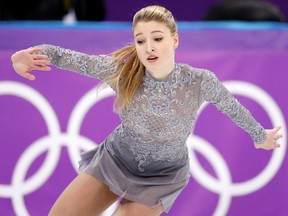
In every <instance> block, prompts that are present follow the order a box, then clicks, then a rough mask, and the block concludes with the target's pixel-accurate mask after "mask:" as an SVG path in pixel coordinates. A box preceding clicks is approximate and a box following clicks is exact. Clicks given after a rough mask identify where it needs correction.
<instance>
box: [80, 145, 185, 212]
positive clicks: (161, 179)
mask: <svg viewBox="0 0 288 216" xmlns="http://www.w3.org/2000/svg"><path fill="white" fill-rule="evenodd" d="M106 144H107V143H105V142H104V143H103V144H101V145H99V146H97V147H96V148H95V149H93V150H90V151H88V152H85V153H83V154H81V160H80V161H79V172H80V173H81V172H84V173H86V174H89V175H91V176H93V177H95V178H96V179H98V180H99V181H101V182H103V183H104V184H106V185H107V186H108V187H109V188H110V190H111V191H112V192H113V193H115V194H117V195H118V196H119V197H121V198H125V199H127V200H130V201H132V202H136V203H141V204H143V205H146V206H149V207H151V208H153V207H156V206H158V205H162V207H163V210H164V212H166V213H167V212H168V211H169V210H170V208H171V207H172V205H173V203H174V201H175V200H176V198H177V197H178V195H179V194H180V193H181V191H182V190H183V189H184V188H185V186H186V185H187V184H188V181H189V163H188V162H187V164H186V165H184V166H182V167H180V168H179V169H177V170H175V171H173V172H169V174H167V175H159V174H157V173H155V174H154V175H149V176H139V175H137V174H136V175H135V174H133V173H132V172H131V171H130V170H128V169H127V168H126V166H125V165H124V164H123V163H122V162H121V159H119V156H118V155H115V154H114V153H113V152H111V151H109V148H108V149H107V147H106Z"/></svg>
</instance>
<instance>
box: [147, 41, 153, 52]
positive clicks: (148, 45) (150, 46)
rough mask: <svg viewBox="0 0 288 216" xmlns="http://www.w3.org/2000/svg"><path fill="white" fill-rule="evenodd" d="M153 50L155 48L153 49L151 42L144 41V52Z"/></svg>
mask: <svg viewBox="0 0 288 216" xmlns="http://www.w3.org/2000/svg"><path fill="white" fill-rule="evenodd" d="M154 51H155V49H154V47H153V45H152V43H150V42H148V43H146V52H147V53H151V52H154Z"/></svg>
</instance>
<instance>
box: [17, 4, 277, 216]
mask: <svg viewBox="0 0 288 216" xmlns="http://www.w3.org/2000/svg"><path fill="white" fill-rule="evenodd" d="M132 30H133V36H134V42H133V43H132V44H131V45H127V46H125V47H123V48H121V49H120V50H117V51H115V52H114V53H113V54H111V55H87V54H84V53H80V52H77V51H73V50H69V49H65V48H62V47H58V46H53V45H47V44H44V45H39V46H35V47H32V48H28V49H25V50H20V51H18V52H16V53H14V54H13V55H12V56H11V59H12V63H13V67H14V70H15V71H16V72H17V73H18V74H19V75H21V76H23V77H25V78H27V79H29V80H34V79H35V76H34V75H33V74H32V73H31V71H33V70H42V71H48V70H50V69H51V68H50V66H49V65H50V64H52V65H54V66H56V67H59V68H61V69H64V70H70V71H74V72H76V73H79V74H82V75H86V76H90V77H92V78H96V79H99V80H101V81H103V82H105V83H107V84H108V85H109V86H110V87H111V88H112V89H113V90H114V91H115V92H116V98H115V109H116V111H117V112H118V114H119V116H120V117H121V124H120V125H119V126H118V127H117V128H116V129H115V130H113V131H112V132H111V134H110V135H109V136H108V137H107V138H106V139H105V140H104V141H103V143H102V144H101V145H99V146H97V147H95V148H94V149H92V150H90V151H88V152H84V153H83V154H81V160H80V162H79V164H80V165H79V175H77V177H76V178H75V179H74V180H73V181H72V182H71V184H69V186H68V187H67V188H66V189H65V190H64V191H63V193H62V194H61V195H60V196H59V198H58V199H57V201H56V202H55V204H54V205H53V207H52V209H51V211H50V213H49V215H50V216H54V215H57V216H65V215H67V216H74V215H75V216H76V215H77V216H78V215H79V216H84V215H85V216H87V215H99V214H101V213H102V212H103V211H105V210H106V209H107V208H108V207H109V206H110V205H111V204H112V203H114V202H115V201H117V199H119V198H121V202H120V204H119V206H118V208H117V209H116V211H115V212H114V214H113V215H114V216H129V215H132V216H135V215H137V216H140V215H143V216H148V215H153V216H154V215H160V214H161V213H162V212H166V213H167V212H168V211H169V209H170V208H171V206H172V205H173V203H174V201H175V199H176V198H177V197H178V196H179V194H180V193H181V191H182V190H183V189H184V188H185V186H186V185H187V183H188V180H189V157H188V150H187V146H186V139H187V138H188V136H189V134H190V133H191V130H192V129H193V127H194V123H195V120H196V117H197V110H198V109H199V107H200V106H201V104H202V103H203V102H204V101H208V102H210V103H212V104H214V105H215V106H216V107H217V109H218V110H220V111H221V112H223V113H224V114H226V115H227V116H229V117H230V118H231V119H232V120H233V121H234V122H235V123H236V124H237V125H238V126H239V127H241V128H242V129H244V130H245V131H247V132H248V133H249V134H250V136H251V138H252V140H253V142H254V145H255V147H256V148H261V149H267V150H268V149H274V148H278V147H279V146H280V145H279V144H278V143H277V140H278V139H279V138H281V137H282V135H281V134H280V133H279V130H280V126H279V127H276V128H274V129H270V130H266V129H264V128H263V127H262V126H261V125H260V124H259V123H258V122H257V121H256V120H255V119H254V118H253V116H252V115H251V113H250V112H249V111H248V110H247V109H246V108H244V107H243V106H242V105H241V104H240V103H239V102H238V101H237V99H236V98H234V97H233V96H232V94H230V93H229V92H228V90H227V89H226V88H225V87H224V85H223V84H221V82H220V81H219V80H218V78H217V77H216V76H215V74H214V73H213V72H211V71H209V70H207V69H200V68H194V67H192V66H190V65H188V64H182V63H181V64H180V63H175V49H176V48H177V46H178V44H179V37H178V32H177V26H176V22H175V20H174V18H173V15H172V14H171V12H170V11H168V10H167V9H166V8H163V7H161V6H157V5H152V6H148V7H145V8H142V9H141V10H139V11H138V12H137V13H136V14H135V15H134V17H133V23H132Z"/></svg>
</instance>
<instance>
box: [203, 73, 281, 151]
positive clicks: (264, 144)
mask: <svg viewBox="0 0 288 216" xmlns="http://www.w3.org/2000/svg"><path fill="white" fill-rule="evenodd" d="M201 93H202V97H203V99H204V100H206V101H208V102H210V103H212V104H214V105H215V106H216V107H217V109H218V110H219V111H221V112H223V113H224V114H226V115H227V116H228V117H230V118H231V119H232V120H233V121H234V122H235V123H236V124H237V125H238V126H240V127H241V128H243V129H244V130H245V131H247V132H248V133H249V134H250V136H251V138H252V139H253V141H254V145H255V147H256V148H261V149H267V150H268V149H274V148H278V147H280V145H279V144H277V143H276V141H277V140H278V139H279V138H281V137H282V134H280V133H279V131H280V129H281V127H276V128H273V129H271V130H267V129H264V128H263V127H262V126H261V125H260V124H259V123H258V122H257V121H256V120H255V118H254V117H253V116H252V114H251V113H250V112H249V110H247V109H246V108H245V107H244V106H243V105H241V104H240V103H239V101H238V100H237V99H236V98H235V97H234V96H233V95H232V94H231V93H230V92H229V91H228V90H227V88H226V87H225V86H224V85H223V84H222V83H221V82H220V81H219V79H218V78H217V77H216V75H215V74H214V73H212V72H210V71H207V70H205V71H204V72H203V74H202V82H201Z"/></svg>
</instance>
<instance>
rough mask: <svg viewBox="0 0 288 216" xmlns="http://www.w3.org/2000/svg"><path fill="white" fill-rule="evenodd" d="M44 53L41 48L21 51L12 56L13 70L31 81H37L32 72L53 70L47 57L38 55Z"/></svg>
mask: <svg viewBox="0 0 288 216" xmlns="http://www.w3.org/2000/svg"><path fill="white" fill-rule="evenodd" d="M41 51H43V48H41V47H34V48H29V49H25V50H20V51H18V52H16V53H14V54H13V55H12V56H11V61H12V65H13V68H14V70H15V72H16V73H18V74H19V75H20V76H22V77H25V78H27V79H29V80H35V76H34V75H32V74H31V73H30V72H31V71H32V70H41V71H50V70H51V68H50V67H48V66H47V65H50V64H51V63H50V61H48V56H47V55H40V54H37V53H38V52H41Z"/></svg>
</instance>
